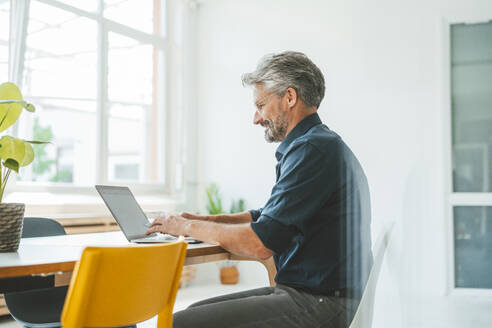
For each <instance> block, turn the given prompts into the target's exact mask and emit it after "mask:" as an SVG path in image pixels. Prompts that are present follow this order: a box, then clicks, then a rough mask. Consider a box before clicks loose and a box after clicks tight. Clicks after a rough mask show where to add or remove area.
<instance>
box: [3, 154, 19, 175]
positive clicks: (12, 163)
mask: <svg viewBox="0 0 492 328" xmlns="http://www.w3.org/2000/svg"><path fill="white" fill-rule="evenodd" d="M3 166H5V167H7V168H9V169H11V170H14V171H15V172H17V173H19V163H17V161H16V160H15V159H12V158H9V159H7V160H6V161H4V162H3Z"/></svg>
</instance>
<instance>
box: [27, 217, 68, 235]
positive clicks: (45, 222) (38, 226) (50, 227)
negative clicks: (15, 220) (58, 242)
mask: <svg viewBox="0 0 492 328" xmlns="http://www.w3.org/2000/svg"><path fill="white" fill-rule="evenodd" d="M59 235H66V232H65V229H64V228H63V226H62V225H61V224H60V223H59V222H57V221H55V220H52V219H47V218H35V217H25V218H24V223H23V226H22V238H34V237H47V236H59Z"/></svg>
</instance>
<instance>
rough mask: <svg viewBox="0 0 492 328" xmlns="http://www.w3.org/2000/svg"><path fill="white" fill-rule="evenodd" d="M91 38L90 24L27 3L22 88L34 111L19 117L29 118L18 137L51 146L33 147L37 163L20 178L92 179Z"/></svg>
mask: <svg viewBox="0 0 492 328" xmlns="http://www.w3.org/2000/svg"><path fill="white" fill-rule="evenodd" d="M96 42H97V26H96V23H95V22H93V21H91V20H89V19H86V18H83V17H79V16H77V15H75V14H72V13H69V12H66V11H63V10H60V9H57V8H54V7H51V6H48V5H45V4H42V3H39V2H36V1H32V2H31V6H30V13H29V25H28V35H27V38H26V56H25V63H24V84H23V92H24V94H25V96H26V98H28V99H29V100H30V101H32V102H33V103H34V104H35V105H36V107H37V111H36V113H34V114H32V115H24V117H27V120H29V119H30V120H31V121H29V122H25V123H24V124H23V126H24V128H25V130H24V131H22V130H21V133H22V134H21V136H26V135H27V136H30V134H33V135H32V137H33V138H39V139H41V138H42V139H43V140H46V138H47V137H49V138H48V139H50V140H51V144H48V145H45V146H37V147H36V148H37V149H36V151H37V153H36V155H37V156H38V158H37V159H35V161H36V162H37V164H35V165H34V166H33V167H32V174H31V175H29V174H26V175H24V176H23V179H24V180H33V181H53V182H69V183H74V184H85V185H88V184H93V183H94V182H95V162H96V158H95V155H96V151H95V146H96V141H95V138H96V135H97V133H96V124H95V117H96V116H95V112H96V91H97V90H96V81H97V76H96V64H97V57H96V47H97V43H96ZM33 119H34V120H33ZM37 165H39V166H40V167H41V168H40V167H37Z"/></svg>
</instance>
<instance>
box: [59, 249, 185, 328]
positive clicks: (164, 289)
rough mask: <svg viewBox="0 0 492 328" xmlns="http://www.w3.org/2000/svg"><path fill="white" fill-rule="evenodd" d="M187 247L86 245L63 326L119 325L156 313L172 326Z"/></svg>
mask: <svg viewBox="0 0 492 328" xmlns="http://www.w3.org/2000/svg"><path fill="white" fill-rule="evenodd" d="M186 247H187V243H185V242H184V241H183V240H180V241H177V242H174V243H169V244H158V245H151V246H137V245H133V246H127V247H87V248H85V249H84V251H83V253H82V257H81V259H80V261H79V262H78V263H77V265H76V267H75V270H74V273H73V276H72V281H71V283H70V287H69V289H68V294H67V299H66V301H65V306H64V308H63V312H62V317H61V321H62V326H63V327H118V326H128V325H133V324H136V323H138V322H142V321H145V320H148V319H150V318H152V317H153V316H155V315H158V320H157V327H158V328H165V327H166V328H171V327H172V315H173V306H174V301H175V299H176V292H177V290H178V285H179V279H180V277H181V270H182V268H183V264H184V260H185V256H186Z"/></svg>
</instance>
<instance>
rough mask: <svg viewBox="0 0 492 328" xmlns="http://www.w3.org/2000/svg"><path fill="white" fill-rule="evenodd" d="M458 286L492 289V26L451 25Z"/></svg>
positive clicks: (453, 196)
mask: <svg viewBox="0 0 492 328" xmlns="http://www.w3.org/2000/svg"><path fill="white" fill-rule="evenodd" d="M450 31H451V35H450V37H451V38H450V40H451V48H450V49H451V109H452V111H451V131H452V195H451V207H452V211H451V213H452V216H453V230H454V231H453V232H454V233H453V241H454V287H455V288H480V289H491V288H492V22H488V23H480V24H454V25H451V30H450Z"/></svg>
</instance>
